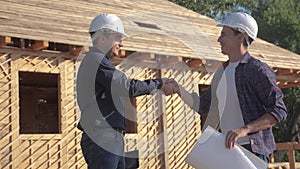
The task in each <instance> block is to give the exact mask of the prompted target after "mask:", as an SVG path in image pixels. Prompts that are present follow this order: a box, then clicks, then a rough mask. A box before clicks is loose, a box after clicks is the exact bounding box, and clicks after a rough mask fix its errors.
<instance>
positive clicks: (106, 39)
mask: <svg viewBox="0 0 300 169" xmlns="http://www.w3.org/2000/svg"><path fill="white" fill-rule="evenodd" d="M93 36H95V38H94V40H93V46H94V47H95V48H97V49H99V50H100V51H101V52H103V53H104V54H106V56H108V57H110V58H112V57H114V56H117V55H119V52H120V49H121V47H123V37H124V36H123V35H122V34H120V33H116V32H109V33H108V32H96V33H95V34H94V35H93ZM92 38H93V37H92Z"/></svg>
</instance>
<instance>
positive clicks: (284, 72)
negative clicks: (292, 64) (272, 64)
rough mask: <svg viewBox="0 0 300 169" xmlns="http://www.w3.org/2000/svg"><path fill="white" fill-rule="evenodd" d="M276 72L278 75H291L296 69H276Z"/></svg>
mask: <svg viewBox="0 0 300 169" xmlns="http://www.w3.org/2000/svg"><path fill="white" fill-rule="evenodd" d="M274 72H275V73H276V75H289V74H293V73H294V70H293V69H275V70H274Z"/></svg>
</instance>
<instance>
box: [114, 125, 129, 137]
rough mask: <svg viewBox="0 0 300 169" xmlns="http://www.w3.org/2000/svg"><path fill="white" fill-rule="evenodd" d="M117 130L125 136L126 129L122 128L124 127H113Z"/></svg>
mask: <svg viewBox="0 0 300 169" xmlns="http://www.w3.org/2000/svg"><path fill="white" fill-rule="evenodd" d="M113 129H114V130H115V131H117V132H118V133H120V134H122V135H123V136H124V135H125V133H126V132H125V130H124V129H122V128H115V127H114V128H113Z"/></svg>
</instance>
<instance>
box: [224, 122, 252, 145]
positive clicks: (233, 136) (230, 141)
mask: <svg viewBox="0 0 300 169" xmlns="http://www.w3.org/2000/svg"><path fill="white" fill-rule="evenodd" d="M247 134H248V132H247V130H246V128H244V127H242V128H239V129H235V130H231V131H229V132H228V133H227V134H226V138H225V147H226V148H228V149H231V148H233V147H234V145H235V144H236V142H237V141H238V139H240V138H242V137H245V136H247Z"/></svg>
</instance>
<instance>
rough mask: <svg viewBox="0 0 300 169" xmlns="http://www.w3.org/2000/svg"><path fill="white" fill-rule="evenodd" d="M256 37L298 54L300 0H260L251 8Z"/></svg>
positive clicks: (299, 46) (299, 42)
mask: <svg viewBox="0 0 300 169" xmlns="http://www.w3.org/2000/svg"><path fill="white" fill-rule="evenodd" d="M251 11H252V15H253V16H254V17H255V18H256V20H257V22H258V25H259V34H258V37H260V38H262V39H265V40H267V41H268V42H271V43H274V44H275V45H278V46H280V47H282V48H285V49H288V50H290V51H293V52H295V53H298V54H300V1H299V0H260V1H259V2H258V4H257V5H256V6H255V7H254V8H253V9H251Z"/></svg>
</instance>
